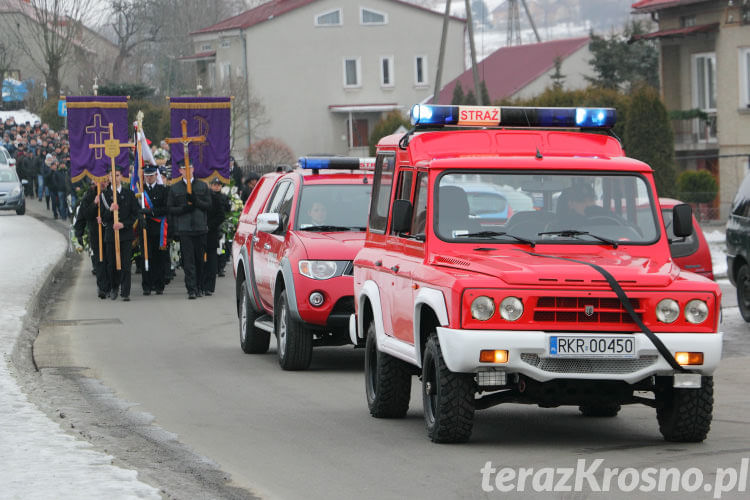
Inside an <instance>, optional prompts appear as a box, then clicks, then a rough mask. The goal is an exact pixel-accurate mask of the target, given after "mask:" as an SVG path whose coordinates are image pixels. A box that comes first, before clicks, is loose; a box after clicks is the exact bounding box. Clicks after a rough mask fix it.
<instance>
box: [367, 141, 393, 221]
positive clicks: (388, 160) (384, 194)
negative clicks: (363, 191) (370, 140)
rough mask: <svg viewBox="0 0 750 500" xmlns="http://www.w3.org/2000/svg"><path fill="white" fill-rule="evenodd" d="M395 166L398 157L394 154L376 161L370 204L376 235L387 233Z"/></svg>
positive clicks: (383, 155)
mask: <svg viewBox="0 0 750 500" xmlns="http://www.w3.org/2000/svg"><path fill="white" fill-rule="evenodd" d="M395 166H396V156H395V155H394V154H393V153H387V154H380V155H378V158H377V160H376V161H375V175H374V176H373V181H372V200H371V202H370V231H372V232H374V233H381V234H382V233H385V227H386V225H387V223H388V209H389V208H390V206H391V186H392V185H393V170H394V168H395Z"/></svg>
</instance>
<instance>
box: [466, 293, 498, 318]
mask: <svg viewBox="0 0 750 500" xmlns="http://www.w3.org/2000/svg"><path fill="white" fill-rule="evenodd" d="M493 314H495V302H494V301H493V300H492V299H491V298H489V297H487V296H486V295H482V296H481V297H477V298H476V299H474V300H473V301H472V303H471V317H472V318H474V319H478V320H479V321H487V320H488V319H490V318H491V317H492V315H493Z"/></svg>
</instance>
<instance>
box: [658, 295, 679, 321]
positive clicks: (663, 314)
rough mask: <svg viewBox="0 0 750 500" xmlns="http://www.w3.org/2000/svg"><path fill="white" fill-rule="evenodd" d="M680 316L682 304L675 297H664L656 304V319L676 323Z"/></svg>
mask: <svg viewBox="0 0 750 500" xmlns="http://www.w3.org/2000/svg"><path fill="white" fill-rule="evenodd" d="M679 316H680V305H679V304H678V303H677V301H676V300H674V299H664V300H661V301H660V302H659V303H658V304H656V319H658V320H659V321H661V322H662V323H674V322H675V321H676V320H677V318H678V317H679Z"/></svg>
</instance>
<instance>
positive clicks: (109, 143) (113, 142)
mask: <svg viewBox="0 0 750 500" xmlns="http://www.w3.org/2000/svg"><path fill="white" fill-rule="evenodd" d="M108 128H109V139H107V140H105V141H104V144H89V149H100V148H104V154H105V155H107V156H108V157H109V158H110V159H111V160H112V171H111V173H110V174H111V176H112V178H111V180H110V186H111V187H112V203H114V204H117V176H116V174H115V158H117V157H118V156H120V150H121V149H122V148H133V147H135V144H133V143H130V142H120V141H119V139H115V133H114V131H113V129H112V123H109V124H108ZM118 212H119V210H115V211H114V219H115V220H114V224H118V223H119V222H120V216H119V213H118ZM112 230H113V231H114V233H115V262H116V263H117V270H118V271H119V270H120V269H121V268H122V263H121V262H120V231H119V230H117V229H114V228H113V229H112Z"/></svg>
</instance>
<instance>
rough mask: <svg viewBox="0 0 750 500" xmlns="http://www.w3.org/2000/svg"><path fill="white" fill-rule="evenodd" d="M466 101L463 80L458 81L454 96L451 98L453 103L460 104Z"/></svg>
mask: <svg viewBox="0 0 750 500" xmlns="http://www.w3.org/2000/svg"><path fill="white" fill-rule="evenodd" d="M463 103H464V89H463V87H461V82H456V86H455V87H453V97H452V98H451V104H453V105H459V104H463Z"/></svg>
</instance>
